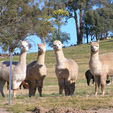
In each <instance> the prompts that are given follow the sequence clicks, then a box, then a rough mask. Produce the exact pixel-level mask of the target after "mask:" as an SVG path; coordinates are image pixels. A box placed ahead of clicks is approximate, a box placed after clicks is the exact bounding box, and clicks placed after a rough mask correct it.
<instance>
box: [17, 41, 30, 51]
mask: <svg viewBox="0 0 113 113" xmlns="http://www.w3.org/2000/svg"><path fill="white" fill-rule="evenodd" d="M19 45H20V47H21V51H23V52H27V51H28V50H29V48H31V45H30V44H29V41H20V43H19Z"/></svg>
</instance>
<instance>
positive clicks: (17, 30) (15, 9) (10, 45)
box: [0, 0, 33, 51]
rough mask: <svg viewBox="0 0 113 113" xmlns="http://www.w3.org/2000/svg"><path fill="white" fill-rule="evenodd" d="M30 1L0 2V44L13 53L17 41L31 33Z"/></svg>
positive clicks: (9, 0)
mask: <svg viewBox="0 0 113 113" xmlns="http://www.w3.org/2000/svg"><path fill="white" fill-rule="evenodd" d="M29 4H31V5H32V0H1V1H0V43H1V45H2V46H3V48H4V49H5V50H7V49H9V51H14V48H16V47H17V43H18V42H19V40H23V39H25V37H26V36H27V35H28V33H32V21H31V17H32V15H31V14H32V11H33V9H32V7H31V5H29Z"/></svg>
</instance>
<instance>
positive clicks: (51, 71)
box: [0, 39, 113, 113]
mask: <svg viewBox="0 0 113 113" xmlns="http://www.w3.org/2000/svg"><path fill="white" fill-rule="evenodd" d="M63 51H64V55H65V57H67V58H72V59H74V60H75V61H76V62H77V63H78V65H79V76H78V80H77V83H76V89H75V93H74V95H73V96H69V97H65V96H64V95H62V96H59V94H58V85H57V78H56V75H55V64H56V59H55V54H54V51H53V50H51V51H47V52H46V58H45V62H46V66H47V77H46V78H45V80H44V87H43V97H42V98H41V97H39V94H38V91H37V92H36V96H35V97H32V98H29V97H28V90H25V89H21V90H18V96H17V98H16V99H15V100H14V99H12V100H11V105H10V106H8V104H7V103H8V91H7V89H6V88H5V89H4V92H5V94H6V97H5V98H2V97H1V96H0V106H1V107H3V108H6V109H8V110H9V111H13V112H14V113H20V112H27V111H32V110H33V109H34V108H35V107H36V106H41V107H44V108H53V107H56V108H57V107H61V106H62V107H71V108H78V109H83V110H87V109H98V108H111V107H113V102H112V99H113V83H112V84H111V85H109V86H106V93H105V96H104V97H102V96H100V93H99V96H97V97H95V96H94V91H95V90H94V85H91V86H87V84H86V78H85V71H86V70H87V69H88V67H89V66H88V63H89V58H90V45H89V44H82V45H78V46H73V47H68V48H63ZM107 52H113V39H109V40H103V41H100V54H102V53H107ZM36 58H37V53H31V54H28V55H27V63H30V62H31V61H33V60H36ZM8 59H9V58H8ZM8 59H1V60H8ZM17 59H18V57H13V60H16V61H17ZM51 113H53V112H51Z"/></svg>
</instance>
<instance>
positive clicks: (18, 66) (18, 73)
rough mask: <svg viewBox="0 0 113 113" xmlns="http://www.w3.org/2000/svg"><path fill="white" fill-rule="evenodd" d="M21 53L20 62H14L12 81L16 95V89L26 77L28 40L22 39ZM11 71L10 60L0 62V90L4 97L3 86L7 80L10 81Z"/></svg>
mask: <svg viewBox="0 0 113 113" xmlns="http://www.w3.org/2000/svg"><path fill="white" fill-rule="evenodd" d="M20 47H21V54H20V57H19V62H13V63H12V81H11V84H12V85H11V86H12V89H13V94H14V97H16V92H15V90H16V89H18V88H19V86H20V84H21V83H22V81H23V80H24V79H25V77H26V55H27V51H28V49H29V48H30V45H29V43H28V42H27V41H20ZM9 71H10V62H9V61H3V62H0V92H1V94H2V96H3V97H4V96H5V95H4V92H3V88H4V85H5V82H6V81H7V82H9Z"/></svg>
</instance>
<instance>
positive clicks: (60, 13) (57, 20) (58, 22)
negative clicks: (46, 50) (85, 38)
mask: <svg viewBox="0 0 113 113" xmlns="http://www.w3.org/2000/svg"><path fill="white" fill-rule="evenodd" d="M68 16H69V13H68V11H66V10H63V9H58V10H55V11H53V13H52V18H53V19H52V20H51V22H52V25H53V26H54V28H56V29H54V30H53V31H52V32H51V33H50V34H49V35H48V37H47V40H46V41H47V42H48V43H49V45H51V44H52V43H53V41H54V40H60V41H61V42H62V43H64V42H68V40H69V39H70V35H69V34H68V33H66V32H61V26H62V25H64V24H65V18H66V17H68Z"/></svg>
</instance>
